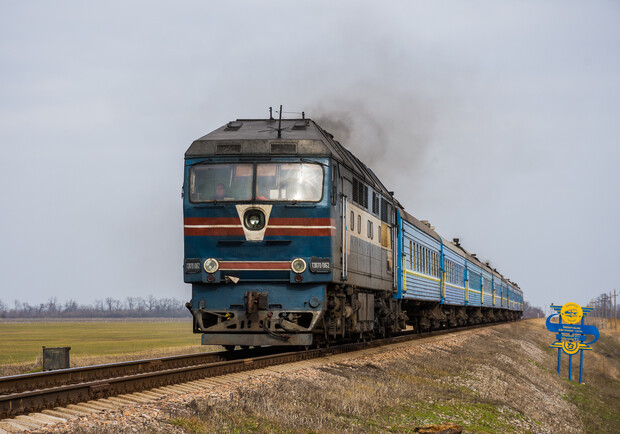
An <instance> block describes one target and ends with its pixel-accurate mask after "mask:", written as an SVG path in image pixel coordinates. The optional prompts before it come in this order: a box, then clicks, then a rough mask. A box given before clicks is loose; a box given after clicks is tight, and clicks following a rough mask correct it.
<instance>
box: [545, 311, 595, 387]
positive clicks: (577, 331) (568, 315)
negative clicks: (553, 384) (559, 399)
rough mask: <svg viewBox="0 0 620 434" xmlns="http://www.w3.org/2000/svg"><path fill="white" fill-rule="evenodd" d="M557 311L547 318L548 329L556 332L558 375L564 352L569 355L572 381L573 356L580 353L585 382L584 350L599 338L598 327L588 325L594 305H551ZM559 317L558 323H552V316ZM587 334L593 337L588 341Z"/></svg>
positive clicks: (569, 371) (554, 346) (555, 344)
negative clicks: (587, 317)
mask: <svg viewBox="0 0 620 434" xmlns="http://www.w3.org/2000/svg"><path fill="white" fill-rule="evenodd" d="M551 309H553V310H555V311H556V313H554V314H552V315H549V317H548V318H547V330H549V331H550V332H553V333H556V335H555V342H554V343H553V344H551V345H550V347H551V348H557V349H558V375H560V367H561V365H560V361H561V360H562V353H564V354H567V355H568V379H569V380H570V381H572V366H573V356H574V355H575V354H577V353H580V359H581V360H580V363H579V382H580V383H583V352H584V351H587V350H591V349H592V347H590V344H592V343H594V342H596V341H597V340H598V336H599V334H598V329H597V328H596V327H595V326H593V325H586V324H585V318H586V315H587V314H588V313H589V312H590V311H591V310H592V309H593V308H592V307H581V306H579V305H578V304H577V303H566V304H564V305H563V306H556V305H551ZM556 316H557V317H558V322H557V323H552V322H551V318H553V317H556ZM586 335H590V336H592V337H593V339H592V340H591V341H589V342H586V340H587V337H586Z"/></svg>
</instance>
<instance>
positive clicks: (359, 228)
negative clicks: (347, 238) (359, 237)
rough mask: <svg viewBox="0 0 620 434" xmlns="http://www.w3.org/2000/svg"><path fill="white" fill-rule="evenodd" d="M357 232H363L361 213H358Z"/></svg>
mask: <svg viewBox="0 0 620 434" xmlns="http://www.w3.org/2000/svg"><path fill="white" fill-rule="evenodd" d="M357 233H358V234H361V233H362V216H361V215H359V214H358V215H357Z"/></svg>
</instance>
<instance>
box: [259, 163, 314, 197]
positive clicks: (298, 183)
mask: <svg viewBox="0 0 620 434" xmlns="http://www.w3.org/2000/svg"><path fill="white" fill-rule="evenodd" d="M322 196H323V168H322V167H321V166H320V165H318V164H308V163H262V164H257V166H256V198H257V199H258V200H274V201H275V200H277V201H307V202H318V201H320V200H321V197H322Z"/></svg>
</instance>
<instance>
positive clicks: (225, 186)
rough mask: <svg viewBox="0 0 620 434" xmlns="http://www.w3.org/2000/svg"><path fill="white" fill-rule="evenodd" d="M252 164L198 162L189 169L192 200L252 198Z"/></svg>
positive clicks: (190, 197) (212, 200) (210, 200)
mask: <svg viewBox="0 0 620 434" xmlns="http://www.w3.org/2000/svg"><path fill="white" fill-rule="evenodd" d="M253 170H254V169H253V166H252V164H197V165H195V166H192V167H191V168H190V171H189V200H190V202H193V203H197V202H215V201H218V202H219V201H231V200H235V201H239V200H251V199H252V178H253Z"/></svg>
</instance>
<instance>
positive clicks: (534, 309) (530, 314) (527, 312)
mask: <svg viewBox="0 0 620 434" xmlns="http://www.w3.org/2000/svg"><path fill="white" fill-rule="evenodd" d="M545 316H546V315H545V311H544V310H542V309H541V308H540V307H538V306H532V305H531V304H530V303H529V302H527V301H526V302H525V303H523V318H544V317H545Z"/></svg>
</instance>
